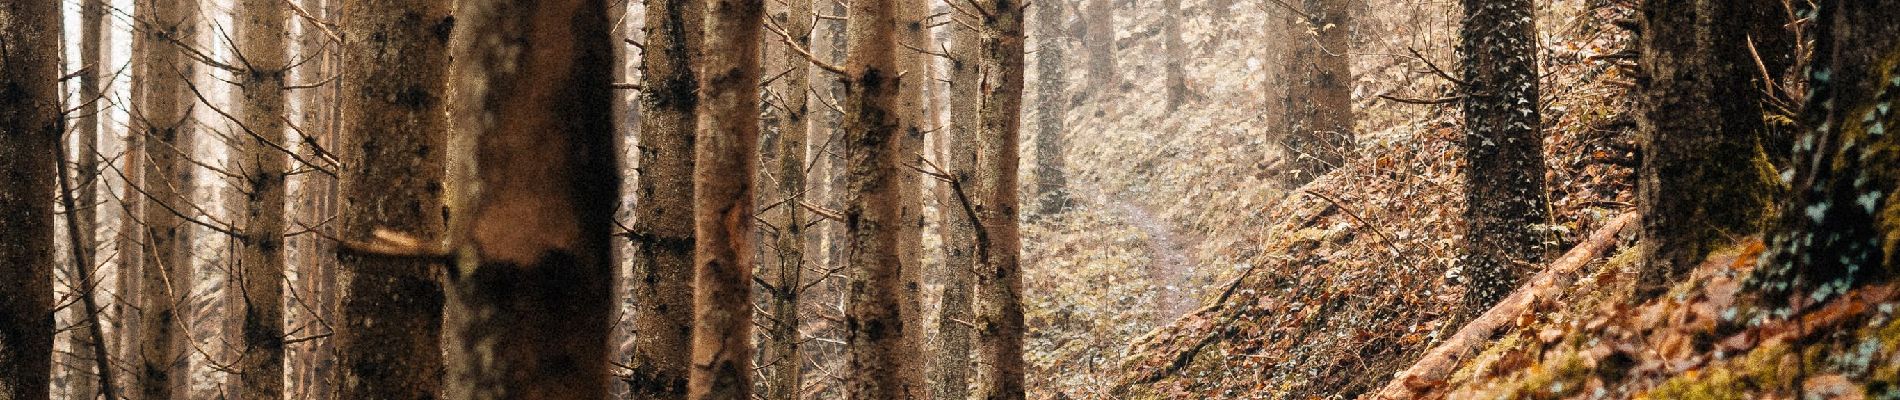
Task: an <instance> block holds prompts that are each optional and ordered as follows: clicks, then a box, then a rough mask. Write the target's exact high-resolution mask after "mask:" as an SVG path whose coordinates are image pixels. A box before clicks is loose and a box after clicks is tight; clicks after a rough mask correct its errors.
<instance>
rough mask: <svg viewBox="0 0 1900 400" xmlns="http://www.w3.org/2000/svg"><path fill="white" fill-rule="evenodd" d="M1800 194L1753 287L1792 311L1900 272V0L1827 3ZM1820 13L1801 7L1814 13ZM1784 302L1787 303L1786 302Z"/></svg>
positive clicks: (1798, 167) (1799, 162)
mask: <svg viewBox="0 0 1900 400" xmlns="http://www.w3.org/2000/svg"><path fill="white" fill-rule="evenodd" d="M1818 5H1819V10H1818V13H1819V14H1818V15H1817V16H1816V17H1815V27H1814V30H1815V32H1814V33H1815V37H1816V38H1817V39H1816V41H1817V43H1816V44H1815V51H1814V55H1815V56H1814V60H1813V62H1812V67H1811V68H1810V72H1808V82H1809V83H1808V84H1809V88H1810V92H1809V93H1812V95H1811V96H1809V98H1808V100H1807V105H1806V106H1805V107H1802V109H1803V111H1802V112H1801V117H1800V120H1799V123H1800V126H1801V128H1802V130H1803V132H1802V134H1801V135H1800V136H1799V137H1798V138H1797V139H1796V140H1795V149H1794V150H1795V153H1794V160H1795V165H1794V166H1793V167H1794V168H1793V170H1794V173H1793V175H1792V176H1789V175H1784V177H1787V178H1789V179H1787V181H1789V182H1790V183H1791V184H1792V186H1793V189H1794V191H1793V194H1792V197H1791V198H1790V199H1789V200H1788V201H1787V202H1785V203H1783V204H1782V207H1781V210H1780V211H1781V213H1780V215H1779V216H1778V217H1777V218H1778V221H1777V222H1776V224H1777V228H1776V229H1775V233H1774V234H1773V235H1770V237H1769V240H1768V251H1769V254H1768V255H1766V256H1764V257H1763V263H1762V265H1760V266H1758V267H1756V269H1755V270H1754V272H1753V276H1751V277H1750V278H1749V279H1748V281H1747V283H1746V284H1745V288H1747V289H1750V290H1752V291H1754V292H1756V293H1758V294H1759V295H1761V296H1762V298H1763V299H1764V300H1765V301H1766V302H1767V304H1768V305H1770V306H1774V307H1769V308H1768V309H1767V310H1762V311H1763V312H1764V313H1776V314H1778V315H1786V313H1788V312H1791V310H1790V309H1791V308H1792V309H1793V310H1800V309H1803V308H1806V307H1807V306H1810V305H1812V304H1815V303H1820V302H1824V301H1828V300H1830V299H1833V298H1835V297H1839V296H1840V295H1841V294H1843V293H1845V292H1847V290H1848V289H1849V288H1851V287H1853V286H1854V285H1856V284H1859V283H1864V282H1868V281H1873V280H1882V279H1890V278H1891V277H1893V276H1894V275H1895V274H1896V272H1900V196H1896V194H1895V193H1896V192H1897V191H1900V187H1896V186H1900V168H1896V166H1900V135H1896V134H1895V133H1894V132H1890V131H1892V130H1894V129H1895V128H1900V111H1897V110H1894V109H1893V107H1892V105H1893V104H1894V103H1895V102H1896V101H1897V100H1900V67H1896V66H1894V64H1893V62H1892V60H1894V59H1895V57H1896V56H1900V26H1896V25H1894V24H1893V23H1892V21H1894V20H1895V19H1896V18H1900V1H1895V0H1878V1H1841V0H1831V1H1823V2H1819V4H1818ZM1816 12H1817V10H1814V9H1808V10H1803V13H1804V15H1816V14H1815V13H1816ZM1780 305H1786V306H1788V307H1778V306H1780Z"/></svg>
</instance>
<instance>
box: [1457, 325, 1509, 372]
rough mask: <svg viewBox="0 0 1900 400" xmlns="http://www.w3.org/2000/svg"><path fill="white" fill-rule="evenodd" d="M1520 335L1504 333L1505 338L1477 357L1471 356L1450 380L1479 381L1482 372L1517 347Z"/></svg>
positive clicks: (1485, 349)
mask: <svg viewBox="0 0 1900 400" xmlns="http://www.w3.org/2000/svg"><path fill="white" fill-rule="evenodd" d="M1518 337H1519V335H1504V338H1502V339H1499V340H1498V341H1496V342H1493V343H1491V346H1489V347H1485V348H1484V352H1481V353H1478V356H1477V357H1473V358H1471V361H1467V362H1465V363H1464V365H1463V366H1461V367H1459V368H1458V370H1457V371H1453V372H1452V374H1451V380H1450V381H1451V382H1473V381H1478V380H1479V377H1480V374H1481V373H1482V372H1484V371H1486V370H1489V369H1491V366H1492V365H1495V364H1497V362H1498V359H1500V358H1503V356H1504V353H1505V352H1508V351H1511V350H1515V349H1516V348H1517V345H1518V343H1517V342H1518Z"/></svg>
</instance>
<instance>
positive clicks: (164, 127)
mask: <svg viewBox="0 0 1900 400" xmlns="http://www.w3.org/2000/svg"><path fill="white" fill-rule="evenodd" d="M148 4H151V3H148ZM156 4H157V6H155V7H153V8H152V9H151V10H144V9H143V8H141V9H140V11H139V12H138V13H139V14H140V15H139V17H138V18H137V19H138V20H140V21H141V22H142V23H149V24H151V25H149V26H147V27H146V29H144V30H141V31H140V32H141V33H142V35H141V36H140V38H139V39H140V40H142V41H145V42H146V43H145V46H146V72H147V73H149V74H151V78H150V79H147V80H146V83H147V84H148V85H149V86H148V87H147V88H146V89H145V93H144V95H145V98H143V99H140V100H135V101H142V102H143V104H142V106H141V107H142V108H143V109H144V112H143V113H141V115H138V116H135V117H134V118H137V119H141V121H140V124H138V125H137V127H136V128H135V129H138V128H142V129H143V130H144V135H145V138H144V139H145V140H144V145H145V148H144V151H145V161H146V164H145V172H144V178H145V179H144V181H143V182H141V183H142V185H140V188H141V192H142V193H141V194H142V195H144V196H147V199H148V200H149V201H150V204H147V207H145V210H144V213H145V214H144V216H143V217H142V218H141V219H142V220H144V221H143V222H144V229H143V235H144V236H145V237H144V240H145V242H146V245H147V247H146V249H145V256H144V257H145V259H144V261H143V262H142V264H144V267H145V268H143V271H141V278H140V280H141V282H142V283H141V285H140V288H139V292H140V293H141V294H143V296H141V297H140V299H139V308H140V310H141V311H142V312H141V313H140V315H139V332H140V333H141V334H142V336H140V342H141V343H140V345H139V349H140V350H139V353H140V354H139V357H138V359H137V362H135V363H134V365H135V367H134V368H136V369H135V371H137V373H138V376H139V378H138V379H139V385H138V387H139V393H141V398H142V399H145V400H166V399H170V398H173V397H174V396H184V395H185V394H186V391H187V387H186V383H187V380H188V379H187V378H188V376H189V375H190V368H189V367H190V364H189V361H190V358H191V357H190V352H187V351H186V350H185V338H186V332H187V331H186V329H187V328H188V327H187V323H186V321H188V320H190V316H189V315H187V314H189V310H190V308H189V307H187V306H188V305H189V303H188V302H187V301H188V299H189V298H190V295H191V282H192V281H193V279H192V277H193V276H195V275H194V274H192V265H191V253H190V251H189V248H190V243H191V234H190V233H191V227H189V226H186V225H185V222H184V218H183V217H182V216H181V215H180V212H178V211H175V210H186V209H189V208H188V207H185V204H186V203H187V202H189V201H191V200H190V199H191V191H192V186H193V179H192V171H191V168H189V166H188V165H186V163H185V158H186V157H190V156H191V154H190V149H191V148H192V147H193V142H194V138H193V136H194V134H195V133H194V130H195V127H194V126H193V121H192V120H191V118H190V114H191V110H192V108H193V107H192V106H193V105H195V104H197V97H196V95H194V94H193V92H192V91H191V88H190V87H189V86H188V85H190V84H191V82H190V79H191V78H192V77H194V76H197V73H196V71H197V63H196V62H195V61H192V60H191V59H189V58H187V57H186V55H185V51H184V49H183V48H182V47H181V46H178V45H177V44H176V43H187V44H196V43H197V32H198V12H199V10H198V2H197V1H194V0H181V1H174V2H162V3H156ZM174 42H176V43H174Z"/></svg>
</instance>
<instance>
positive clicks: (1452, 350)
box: [1362, 213, 1638, 400]
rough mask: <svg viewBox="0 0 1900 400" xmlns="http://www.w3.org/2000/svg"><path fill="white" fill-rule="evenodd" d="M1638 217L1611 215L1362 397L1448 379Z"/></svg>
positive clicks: (1406, 393) (1389, 395)
mask: <svg viewBox="0 0 1900 400" xmlns="http://www.w3.org/2000/svg"><path fill="white" fill-rule="evenodd" d="M1636 220H1637V217H1636V213H1627V214H1623V215H1622V216H1619V217H1616V218H1615V219H1612V220H1610V223H1609V224H1606V225H1604V226H1603V228H1601V229H1597V231H1596V232H1594V233H1591V234H1590V237H1589V238H1587V239H1584V241H1583V243H1578V244H1577V247H1573V248H1571V249H1570V251H1569V252H1566V253H1564V256H1563V257H1561V258H1558V259H1557V261H1556V262H1552V263H1550V267H1549V268H1545V269H1544V271H1543V272H1539V273H1537V276H1534V277H1532V278H1531V279H1530V280H1529V281H1527V282H1525V283H1524V285H1522V286H1519V287H1518V289H1517V291H1515V292H1512V293H1511V296H1510V297H1505V298H1504V301H1500V302H1498V305H1497V306H1493V307H1491V309H1490V310H1487V311H1485V312H1484V314H1483V315H1480V316H1478V318H1477V319H1473V320H1471V323H1468V324H1465V326H1464V327H1463V328H1459V329H1458V333H1456V334H1453V335H1452V336H1451V339H1448V340H1446V341H1445V343H1443V344H1440V345H1438V347H1434V348H1432V350H1431V351H1429V352H1426V353H1425V357H1423V358H1419V360H1418V362H1417V363H1414V364H1412V366H1411V367H1410V368H1406V369H1405V371H1404V372H1400V373H1399V374H1397V375H1393V377H1392V381H1391V382H1390V383H1387V384H1386V385H1385V388H1384V389H1380V390H1379V391H1378V393H1375V394H1373V395H1370V396H1366V397H1362V398H1364V399H1377V400H1396V399H1410V398H1414V397H1416V396H1418V395H1419V394H1421V393H1419V392H1420V391H1421V389H1427V388H1429V387H1432V386H1437V385H1438V384H1439V383H1442V382H1444V381H1445V379H1446V378H1448V377H1450V376H1451V374H1452V372H1454V371H1457V370H1458V367H1459V366H1460V365H1462V364H1463V361H1465V360H1467V359H1469V358H1470V357H1471V356H1473V355H1476V354H1477V353H1478V352H1479V351H1482V350H1484V348H1485V346H1487V345H1490V344H1491V343H1492V341H1491V338H1494V337H1497V335H1498V334H1499V333H1501V332H1503V331H1505V330H1507V329H1510V328H1511V327H1512V322H1514V321H1516V320H1517V317H1518V316H1519V315H1522V314H1523V313H1524V310H1525V309H1527V308H1530V305H1531V304H1534V303H1536V301H1537V299H1538V298H1540V297H1548V296H1551V295H1554V294H1562V293H1563V291H1564V289H1567V288H1569V287H1570V284H1571V283H1572V282H1574V281H1575V280H1576V277H1577V274H1576V273H1577V271H1578V270H1580V269H1583V267H1584V266H1585V265H1589V264H1590V261H1592V260H1595V259H1597V258H1598V257H1599V256H1601V255H1602V253H1604V252H1606V251H1609V249H1610V248H1612V247H1615V243H1616V235H1617V234H1618V233H1620V232H1622V231H1623V230H1625V229H1631V228H1632V227H1635V226H1638V224H1637V223H1636Z"/></svg>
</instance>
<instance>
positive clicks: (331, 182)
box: [290, 0, 348, 399]
mask: <svg viewBox="0 0 1900 400" xmlns="http://www.w3.org/2000/svg"><path fill="white" fill-rule="evenodd" d="M299 3H300V5H299V6H300V7H301V8H302V9H303V10H304V11H305V12H308V13H310V14H311V16H313V17H317V18H322V17H323V16H324V15H326V14H327V11H326V10H325V7H326V6H325V4H326V2H325V1H323V0H300V1H299ZM293 19H294V20H295V21H296V22H297V24H298V31H299V35H300V36H299V37H298V41H297V59H299V60H303V59H309V60H310V61H307V62H304V63H303V64H301V65H299V66H297V67H296V68H295V69H296V71H297V82H302V83H305V84H311V83H314V82H324V81H325V80H327V79H328V78H329V77H330V74H331V73H333V71H332V69H331V68H328V66H329V63H328V62H327V61H328V60H330V59H331V57H330V56H331V55H332V52H330V51H329V50H330V49H329V48H327V46H329V45H330V41H329V36H327V35H324V34H323V33H322V29H324V28H321V27H319V26H318V25H317V23H318V22H320V21H321V20H317V21H313V20H312V19H309V18H302V17H295V18H293ZM336 85H339V83H336V82H329V83H325V84H324V86H322V87H319V88H312V89H304V90H299V91H294V92H292V93H293V94H294V95H296V99H297V108H298V109H297V110H296V112H297V114H298V115H299V117H298V124H299V125H297V129H296V130H295V134H296V135H297V136H296V137H295V138H294V141H296V142H297V143H299V144H300V145H299V146H298V151H299V152H301V153H302V154H303V155H304V157H305V159H310V160H316V159H328V158H329V157H331V156H334V154H331V153H330V152H331V151H332V150H331V149H330V147H332V146H334V145H335V143H333V142H322V141H320V140H319V139H320V138H322V137H324V136H325V133H326V132H328V129H327V128H328V127H329V126H330V125H329V124H328V120H329V119H328V118H327V117H328V116H329V115H330V112H331V111H336V110H330V107H329V106H330V105H331V104H332V102H331V101H330V100H329V99H330V97H329V94H330V93H331V91H330V88H331V87H332V86H336ZM345 169H346V170H347V169H348V168H345ZM339 172H347V171H339ZM296 180H297V181H298V182H299V185H298V186H299V191H298V195H297V198H298V200H297V201H298V203H299V204H298V206H297V216H296V218H297V220H298V224H299V225H297V226H295V228H297V229H309V228H306V226H308V227H317V224H319V223H321V221H325V220H328V219H329V218H331V217H332V216H333V215H334V214H332V213H330V212H329V210H330V207H328V205H329V204H330V202H331V201H332V200H333V199H334V198H335V197H336V193H337V191H335V190H332V189H335V188H336V183H337V182H336V180H335V179H334V178H330V177H328V176H325V175H322V174H303V175H302V176H301V177H300V178H296ZM332 231H335V230H332ZM298 243H299V244H298V248H299V249H300V250H301V252H302V253H301V257H299V258H300V259H301V261H300V262H298V263H297V264H296V265H295V266H294V268H295V269H296V275H297V284H298V285H299V287H298V288H297V289H296V292H295V293H296V294H297V296H298V297H297V299H298V300H301V302H300V304H299V305H298V306H297V307H291V310H290V311H292V315H293V316H294V318H293V319H292V320H291V321H293V322H292V324H293V326H297V327H306V326H308V327H328V328H330V329H329V330H328V331H327V333H331V334H332V336H331V338H330V339H318V340H310V341H306V342H304V344H302V345H300V346H297V348H298V349H301V350H298V351H297V352H296V353H295V354H297V355H298V356H293V357H292V358H291V360H290V362H291V365H292V371H291V373H292V375H293V376H294V378H292V382H293V383H292V385H294V387H293V389H292V391H293V393H295V394H296V396H298V398H306V397H307V398H316V399H327V398H334V397H336V396H335V395H334V393H332V392H331V391H330V389H332V386H331V385H330V384H329V383H330V382H333V380H331V379H328V376H329V374H328V372H330V371H333V370H334V369H333V368H332V367H331V366H332V365H333V364H334V363H335V357H334V352H332V351H331V350H332V349H334V348H335V343H336V338H337V336H336V335H335V334H337V333H340V332H336V329H335V328H336V325H337V323H338V322H339V321H336V320H334V319H333V317H334V315H333V314H330V313H329V312H328V310H330V309H331V308H330V305H329V304H328V303H325V302H324V301H323V300H324V299H334V298H335V297H336V295H335V294H334V292H337V290H332V289H331V288H332V287H334V286H335V284H336V282H335V280H334V279H333V278H334V275H333V273H334V270H335V268H325V267H331V266H334V265H335V264H334V263H336V256H335V255H334V254H335V252H334V251H327V250H331V247H330V246H331V245H330V243H329V241H328V240H327V239H324V238H322V237H319V236H317V235H304V238H303V239H301V240H300V241H299V242H298ZM305 331H309V329H308V328H306V329H305ZM321 333H324V332H321V331H320V332H312V333H311V335H316V334H321Z"/></svg>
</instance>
